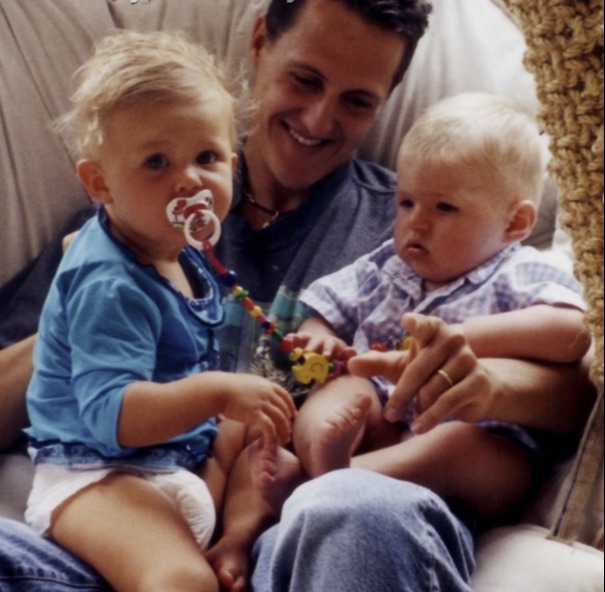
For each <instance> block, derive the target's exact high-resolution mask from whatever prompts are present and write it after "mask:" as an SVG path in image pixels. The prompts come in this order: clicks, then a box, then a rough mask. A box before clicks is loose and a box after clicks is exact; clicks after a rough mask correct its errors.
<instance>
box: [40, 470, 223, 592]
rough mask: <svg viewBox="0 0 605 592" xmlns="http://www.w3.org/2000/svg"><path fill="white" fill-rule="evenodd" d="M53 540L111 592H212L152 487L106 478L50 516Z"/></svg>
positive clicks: (199, 559)
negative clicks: (92, 569) (89, 568)
mask: <svg viewBox="0 0 605 592" xmlns="http://www.w3.org/2000/svg"><path fill="white" fill-rule="evenodd" d="M51 534H52V536H53V538H54V539H55V540H56V541H57V542H58V543H59V544H61V545H62V546H63V547H65V548H66V549H68V550H69V551H71V552H72V553H74V554H75V555H77V556H78V557H80V558H81V559H83V560H84V561H85V562H87V563H89V564H90V565H92V566H93V567H95V568H96V569H97V570H98V571H99V572H100V573H101V574H102V575H103V576H104V577H105V578H106V579H107V580H108V582H109V583H110V584H111V586H112V588H114V589H115V590H116V591H117V592H138V591H143V590H144V591H145V592H154V591H156V590H157V591H158V592H165V591H166V590H181V591H187V590H191V591H192V592H194V591H195V592H200V590H204V591H206V590H207V591H208V592H212V591H214V592H218V590H219V586H218V581H217V579H216V576H215V575H214V572H213V570H212V568H211V567H210V565H209V564H208V562H207V561H206V560H205V559H204V557H203V555H202V553H201V552H200V550H199V548H198V546H197V544H196V542H195V539H194V537H193V535H192V533H191V530H190V529H189V526H188V525H187V523H186V522H185V519H184V518H183V517H182V516H181V514H180V513H179V512H178V510H177V509H176V507H175V505H174V504H173V503H172V501H171V500H170V499H169V498H168V497H167V496H166V495H165V494H163V493H162V492H161V491H159V490H158V489H157V488H156V487H155V486H154V485H152V484H150V483H148V482H146V481H144V480H142V479H139V478H137V477H133V476H130V475H125V474H112V475H110V476H109V477H106V478H105V479H104V480H103V481H100V482H99V483H97V484H95V485H92V486H90V487H88V488H87V489H84V490H82V491H81V492H79V493H78V494H76V495H75V496H74V497H72V498H70V499H69V500H68V501H67V502H65V503H64V504H63V505H62V506H61V507H60V508H59V509H58V510H56V511H55V513H54V514H53V523H52V527H51Z"/></svg>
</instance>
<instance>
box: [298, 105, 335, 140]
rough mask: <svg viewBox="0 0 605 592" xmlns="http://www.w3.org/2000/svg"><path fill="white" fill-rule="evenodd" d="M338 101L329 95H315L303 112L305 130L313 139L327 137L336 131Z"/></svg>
mask: <svg viewBox="0 0 605 592" xmlns="http://www.w3.org/2000/svg"><path fill="white" fill-rule="evenodd" d="M337 110H338V102H337V100H336V99H335V98H333V97H330V96H328V95H322V96H319V97H315V98H314V100H313V102H312V103H310V104H309V105H307V107H306V108H305V110H304V112H303V116H302V121H303V124H304V126H305V131H306V132H307V133H308V134H310V135H311V136H312V137H313V139H326V138H329V137H330V136H331V135H332V134H333V133H334V127H335V125H336V118H337Z"/></svg>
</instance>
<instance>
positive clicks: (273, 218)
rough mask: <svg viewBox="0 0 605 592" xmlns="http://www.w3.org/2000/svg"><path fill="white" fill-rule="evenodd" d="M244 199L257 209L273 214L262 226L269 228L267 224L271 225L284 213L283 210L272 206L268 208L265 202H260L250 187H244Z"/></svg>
mask: <svg viewBox="0 0 605 592" xmlns="http://www.w3.org/2000/svg"><path fill="white" fill-rule="evenodd" d="M244 201H245V202H246V203H248V204H250V205H251V206H252V207H253V208H256V209H257V210H260V211H261V212H264V213H265V214H268V215H269V216H271V218H270V219H269V220H267V221H266V222H265V223H264V224H263V226H262V227H263V228H267V226H271V224H273V222H275V221H276V220H277V219H278V218H279V217H280V216H281V215H282V213H283V212H280V211H279V210H272V209H271V208H267V207H266V206H264V205H263V204H260V203H258V202H257V201H256V200H255V199H254V196H253V195H252V192H251V191H250V190H249V189H248V188H245V189H244Z"/></svg>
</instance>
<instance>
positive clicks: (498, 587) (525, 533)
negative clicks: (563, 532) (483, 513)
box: [473, 525, 604, 592]
mask: <svg viewBox="0 0 605 592" xmlns="http://www.w3.org/2000/svg"><path fill="white" fill-rule="evenodd" d="M476 559H477V570H476V572H475V575H474V577H473V592H603V577H604V576H603V553H602V552H600V551H597V550H596V549H594V548H592V547H588V546H586V545H582V544H579V543H575V544H574V545H567V544H563V543H560V542H558V541H554V540H549V539H548V538H547V531H546V530H545V529H543V528H540V527H538V526H532V525H521V526H515V527H507V528H497V529H494V530H491V531H489V532H488V533H486V534H485V535H483V536H482V537H480V538H479V540H478V541H477V549H476Z"/></svg>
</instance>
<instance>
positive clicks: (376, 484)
mask: <svg viewBox="0 0 605 592" xmlns="http://www.w3.org/2000/svg"><path fill="white" fill-rule="evenodd" d="M254 560H255V562H256V565H255V569H254V574H253V578H252V588H253V590H254V592H285V591H288V592H326V590H329V591H330V592H351V590H355V591H358V592H471V587H470V581H471V575H472V571H473V570H474V559H473V541H472V536H471V534H470V532H469V531H468V529H467V528H466V527H465V526H464V525H463V524H462V523H461V522H460V521H459V520H458V519H457V518H456V517H455V516H454V515H453V514H452V513H451V512H450V511H449V509H448V508H447V506H446V505H445V504H444V502H442V501H441V499H440V498H439V497H437V496H436V495H434V494H433V493H431V492H430V491H428V490H427V489H424V488H422V487H418V486H416V485H413V484H411V483H406V482H403V481H396V480H394V479H390V478H388V477H384V476H382V475H378V474H377V473H370V472H366V471H359V470H344V471H335V472H332V473H329V474H327V475H324V476H323V477H320V478H318V479H315V480H313V481H310V482H308V483H306V484H305V485H303V486H301V487H299V488H298V489H297V490H296V491H295V493H294V494H293V495H292V497H291V498H290V499H289V500H288V502H287V503H286V505H285V506H284V509H283V512H282V518H281V522H280V523H279V524H278V525H277V526H275V527H273V528H272V529H271V530H269V531H267V532H266V533H265V534H264V535H263V536H262V537H261V538H260V539H259V541H258V542H257V544H256V546H255V548H254Z"/></svg>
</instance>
